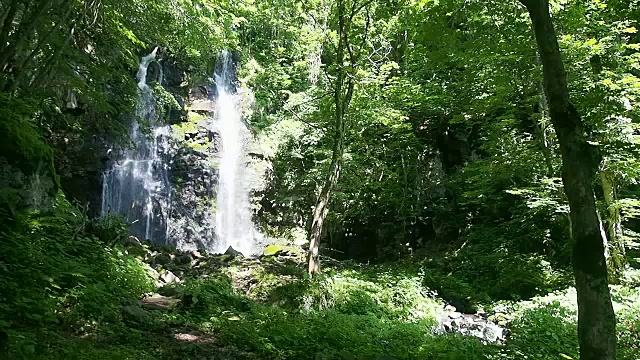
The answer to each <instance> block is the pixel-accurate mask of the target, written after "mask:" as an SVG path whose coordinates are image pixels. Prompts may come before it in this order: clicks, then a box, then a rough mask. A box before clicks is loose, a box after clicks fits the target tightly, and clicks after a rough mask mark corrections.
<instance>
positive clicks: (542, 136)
mask: <svg viewBox="0 0 640 360" xmlns="http://www.w3.org/2000/svg"><path fill="white" fill-rule="evenodd" d="M536 63H537V64H538V65H541V63H540V54H539V53H538V54H537V56H536ZM538 95H539V97H540V100H539V101H538V106H539V107H540V120H539V121H535V122H534V125H535V128H536V132H537V133H538V136H537V137H538V141H539V142H540V150H541V152H542V156H543V157H544V162H545V164H546V165H547V176H549V177H551V176H554V171H553V160H552V159H553V157H552V149H551V144H549V138H548V137H547V126H548V125H549V123H548V121H549V103H548V101H547V95H546V94H545V93H544V81H543V80H540V81H538Z"/></svg>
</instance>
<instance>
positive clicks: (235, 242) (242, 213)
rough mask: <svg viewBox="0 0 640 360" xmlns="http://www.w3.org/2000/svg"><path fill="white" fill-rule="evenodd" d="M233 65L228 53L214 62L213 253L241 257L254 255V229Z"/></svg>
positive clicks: (247, 135)
mask: <svg viewBox="0 0 640 360" xmlns="http://www.w3.org/2000/svg"><path fill="white" fill-rule="evenodd" d="M234 68H235V66H234V62H233V59H232V57H231V54H230V53H229V52H228V51H224V52H222V53H221V54H220V55H219V56H218V60H217V62H216V71H215V82H216V89H217V93H218V98H217V101H216V116H215V119H214V122H213V126H214V131H215V132H217V133H218V134H219V136H220V141H221V146H222V149H221V151H220V154H219V168H218V188H217V199H216V219H215V220H216V221H215V222H216V235H217V240H216V249H215V251H216V252H224V251H225V250H226V249H227V248H228V247H229V246H232V247H233V248H234V249H235V250H237V251H240V252H242V253H243V254H245V255H249V254H254V253H255V247H256V239H257V237H258V236H260V234H259V232H258V231H257V230H256V228H255V226H254V223H253V219H252V210H251V204H250V202H249V188H248V185H247V163H248V159H247V156H246V153H247V149H246V147H247V144H248V141H249V139H250V136H251V134H250V133H249V130H248V129H247V127H246V126H245V124H244V122H243V121H242V116H241V114H240V110H239V109H238V101H239V99H240V96H239V95H238V94H237V91H236V87H235V84H234V80H235V69H234Z"/></svg>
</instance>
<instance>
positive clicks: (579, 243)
mask: <svg viewBox="0 0 640 360" xmlns="http://www.w3.org/2000/svg"><path fill="white" fill-rule="evenodd" d="M520 1H521V2H522V3H523V4H524V5H525V6H526V7H527V9H528V11H529V15H530V17H531V21H532V23H533V29H534V33H535V38H536V41H537V43H538V48H539V51H540V59H541V61H542V66H543V79H544V88H545V92H546V94H547V99H548V102H549V104H548V105H549V115H550V117H551V122H552V124H553V126H554V129H555V131H556V134H557V136H558V144H559V146H560V153H561V156H562V180H563V183H564V188H565V192H566V194H567V199H568V201H569V207H570V209H571V213H570V216H571V232H572V237H573V270H574V276H575V280H576V290H577V293H578V337H579V343H580V359H581V360H596V359H597V360H605V359H607V360H613V359H615V356H616V333H615V325H616V320H615V314H614V312H613V307H612V305H611V295H610V293H609V284H608V274H607V263H606V260H605V255H604V243H603V238H602V234H601V232H600V222H599V219H598V213H597V208H596V202H595V196H594V193H593V188H592V181H593V179H594V176H595V172H596V170H597V168H598V165H599V163H600V158H599V154H598V151H597V149H596V148H595V147H594V146H591V145H590V144H589V143H588V142H587V141H586V139H585V136H584V133H583V129H582V119H581V118H580V116H579V114H578V112H577V111H576V108H575V107H574V106H573V104H572V103H571V101H570V100H569V91H568V89H567V77H566V73H565V70H564V65H563V62H562V56H561V55H560V48H559V46H558V40H557V37H556V33H555V30H554V28H553V22H552V20H551V15H550V13H549V2H548V0H520Z"/></svg>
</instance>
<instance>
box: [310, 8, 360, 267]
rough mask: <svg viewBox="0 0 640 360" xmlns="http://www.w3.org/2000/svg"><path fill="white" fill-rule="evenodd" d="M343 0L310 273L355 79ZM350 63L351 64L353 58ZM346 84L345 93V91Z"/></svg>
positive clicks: (337, 166) (335, 179)
mask: <svg viewBox="0 0 640 360" xmlns="http://www.w3.org/2000/svg"><path fill="white" fill-rule="evenodd" d="M344 9H345V7H344V1H343V0H338V9H337V10H338V36H339V40H338V47H337V49H336V63H337V64H338V74H337V77H336V80H335V88H334V94H333V100H334V103H335V104H334V105H335V111H334V124H333V149H332V155H331V165H330V166H329V174H328V175H327V179H326V181H325V183H324V186H323V187H322V190H321V191H320V195H319V196H318V200H317V202H316V205H315V207H314V209H313V218H312V219H311V230H310V231H309V258H308V265H309V266H308V269H307V271H308V273H309V276H313V274H315V273H318V272H319V271H320V263H319V261H318V254H319V251H320V240H322V226H323V224H324V220H325V218H326V216H327V213H328V212H329V201H330V200H331V193H332V192H333V189H334V187H335V186H336V184H337V183H338V179H339V178H340V170H341V169H342V155H343V153H344V132H345V121H344V115H345V112H346V110H347V108H348V107H349V102H350V101H351V97H352V96H353V88H354V83H353V80H352V79H351V78H349V77H348V76H347V68H346V67H345V66H344V62H345V51H346V50H348V47H349V24H347V21H346V16H345V14H344ZM350 66H353V62H352V63H351V65H350ZM345 88H346V93H345Z"/></svg>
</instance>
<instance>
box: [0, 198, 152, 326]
mask: <svg viewBox="0 0 640 360" xmlns="http://www.w3.org/2000/svg"><path fill="white" fill-rule="evenodd" d="M86 222H87V219H86V217H85V215H84V214H82V213H79V212H78V211H77V210H75V209H73V208H72V207H71V205H70V204H69V203H68V202H67V201H66V200H65V199H64V198H63V197H61V196H59V197H58V198H57V199H56V203H55V205H54V208H53V209H52V212H49V213H33V214H30V215H28V216H25V217H23V218H21V221H20V222H19V223H17V224H15V225H14V227H13V228H5V229H4V230H3V233H2V237H3V241H2V242H1V243H0V246H1V247H2V254H3V257H2V258H3V260H2V268H3V273H4V274H5V275H4V276H3V277H2V280H1V281H2V286H3V288H4V289H6V290H7V291H4V292H3V294H2V307H1V310H2V311H1V315H0V316H1V317H0V320H1V321H2V323H3V324H4V327H6V326H9V325H10V326H12V327H15V328H20V327H24V326H42V327H45V328H46V327H47V326H52V325H53V324H55V323H56V322H57V321H68V322H70V323H82V322H84V321H95V320H98V321H100V320H103V319H111V318H113V317H114V316H117V314H118V313H119V306H120V305H119V301H120V300H121V299H127V298H135V297H138V296H140V295H141V294H142V293H144V292H146V291H149V290H150V289H151V286H152V285H151V281H150V279H149V277H148V275H147V273H146V270H145V268H144V266H143V264H142V263H141V262H140V261H139V260H136V259H134V258H133V257H132V256H129V255H127V254H125V253H124V251H123V249H122V248H119V247H115V248H111V247H108V246H107V245H106V244H104V243H103V242H101V241H100V240H98V239H97V238H95V237H94V236H92V235H91V234H88V233H87V232H86V230H85V227H86V225H87V223H86Z"/></svg>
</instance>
